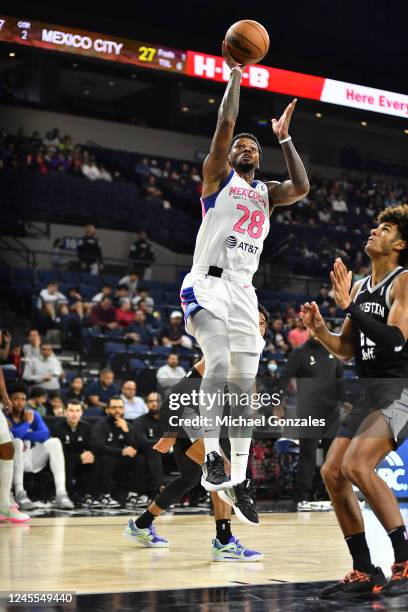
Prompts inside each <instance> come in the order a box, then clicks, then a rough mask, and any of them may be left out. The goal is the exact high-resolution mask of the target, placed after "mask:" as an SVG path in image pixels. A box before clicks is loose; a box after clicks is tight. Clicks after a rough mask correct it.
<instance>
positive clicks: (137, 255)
mask: <svg viewBox="0 0 408 612" xmlns="http://www.w3.org/2000/svg"><path fill="white" fill-rule="evenodd" d="M155 259H156V257H155V255H154V252H153V249H152V245H151V244H150V242H149V240H148V238H147V233H146V232H145V231H144V230H141V231H140V232H139V234H138V238H137V240H135V242H134V243H133V244H132V245H131V246H130V249H129V260H130V261H131V262H132V265H133V267H134V268H136V267H137V269H138V271H139V272H140V277H141V278H144V277H145V276H146V272H147V271H148V270H149V269H150V267H151V265H152V263H153V262H154V261H155Z"/></svg>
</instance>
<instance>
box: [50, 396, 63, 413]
mask: <svg viewBox="0 0 408 612" xmlns="http://www.w3.org/2000/svg"><path fill="white" fill-rule="evenodd" d="M48 406H49V413H50V415H51V416H55V417H63V416H64V413H65V405H64V402H63V401H62V399H61V397H60V396H59V394H58V393H55V392H54V391H51V393H50V397H49V400H48Z"/></svg>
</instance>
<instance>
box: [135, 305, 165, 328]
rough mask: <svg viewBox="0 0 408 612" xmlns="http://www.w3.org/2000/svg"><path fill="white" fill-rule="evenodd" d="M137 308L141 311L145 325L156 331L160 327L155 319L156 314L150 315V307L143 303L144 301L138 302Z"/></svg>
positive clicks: (158, 321)
mask: <svg viewBox="0 0 408 612" xmlns="http://www.w3.org/2000/svg"><path fill="white" fill-rule="evenodd" d="M137 308H138V310H141V311H142V312H143V313H144V315H145V317H146V323H147V325H150V326H151V327H152V328H153V329H158V328H159V327H160V323H161V321H160V319H159V320H158V319H157V318H156V313H155V314H152V313H151V311H150V307H149V305H148V304H147V302H145V300H140V301H139V302H138V305H137Z"/></svg>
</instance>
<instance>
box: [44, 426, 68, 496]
mask: <svg viewBox="0 0 408 612" xmlns="http://www.w3.org/2000/svg"><path fill="white" fill-rule="evenodd" d="M44 446H45V448H46V450H47V452H48V455H49V458H50V468H51V472H52V475H53V476H54V483H55V492H56V494H57V495H58V496H59V495H66V494H67V490H66V488H65V457H64V451H63V450H62V445H61V442H60V440H59V439H58V438H49V439H48V440H46V441H45V442H44Z"/></svg>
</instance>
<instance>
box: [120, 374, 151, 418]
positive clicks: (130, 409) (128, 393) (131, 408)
mask: <svg viewBox="0 0 408 612" xmlns="http://www.w3.org/2000/svg"><path fill="white" fill-rule="evenodd" d="M121 391H122V395H121V398H122V399H123V407H124V409H125V419H128V420H132V419H136V418H137V417H139V416H142V414H146V413H147V407H146V404H145V403H144V400H143V398H142V397H139V396H138V395H136V391H137V385H136V383H135V381H134V380H125V381H124V382H123V383H122V387H121Z"/></svg>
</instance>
